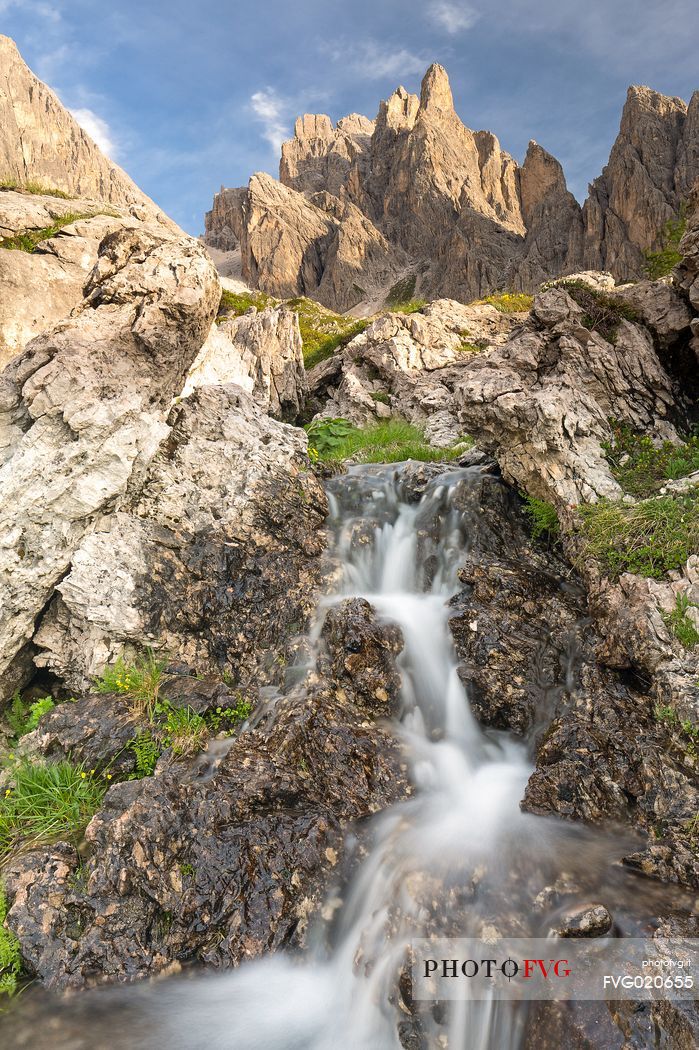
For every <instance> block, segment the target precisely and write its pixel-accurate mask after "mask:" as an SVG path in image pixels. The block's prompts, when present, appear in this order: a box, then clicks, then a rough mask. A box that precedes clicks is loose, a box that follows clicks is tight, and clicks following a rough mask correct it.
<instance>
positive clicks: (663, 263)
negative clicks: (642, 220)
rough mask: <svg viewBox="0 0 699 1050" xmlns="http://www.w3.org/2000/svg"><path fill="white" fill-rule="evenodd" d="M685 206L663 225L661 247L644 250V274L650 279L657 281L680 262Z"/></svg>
mask: <svg viewBox="0 0 699 1050" xmlns="http://www.w3.org/2000/svg"><path fill="white" fill-rule="evenodd" d="M685 210H686V208H685V206H684V205H683V207H682V208H681V209H680V214H679V215H678V217H677V218H676V219H670V220H669V221H668V222H666V223H665V225H664V226H663V231H662V234H661V236H660V240H661V242H662V248H660V250H659V251H657V252H650V251H648V252H644V255H645V258H646V266H645V270H646V274H647V276H648V277H649V278H650V280H651V281H657V280H658V279H659V278H661V277H667V276H668V274H671V273H672V271H673V270H674V269H675V267H676V266H678V265H679V263H681V262H682V252H681V251H680V241H681V240H682V238H683V237H684V233H685V230H686V229H687V217H686V215H685Z"/></svg>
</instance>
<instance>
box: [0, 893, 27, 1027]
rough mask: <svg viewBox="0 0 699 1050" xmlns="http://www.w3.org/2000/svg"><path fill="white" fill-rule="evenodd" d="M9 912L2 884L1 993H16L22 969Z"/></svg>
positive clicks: (17, 943) (0, 936)
mask: <svg viewBox="0 0 699 1050" xmlns="http://www.w3.org/2000/svg"><path fill="white" fill-rule="evenodd" d="M7 912H8V908H7V897H6V896H5V891H4V889H3V888H2V887H1V886H0V995H14V994H15V992H16V991H17V982H18V981H19V975H20V972H21V970H22V959H21V956H20V952H19V941H18V940H17V938H16V937H15V935H14V933H12V931H11V930H8V929H7V927H6V926H5V919H6V918H7ZM0 1012H1V1011H0Z"/></svg>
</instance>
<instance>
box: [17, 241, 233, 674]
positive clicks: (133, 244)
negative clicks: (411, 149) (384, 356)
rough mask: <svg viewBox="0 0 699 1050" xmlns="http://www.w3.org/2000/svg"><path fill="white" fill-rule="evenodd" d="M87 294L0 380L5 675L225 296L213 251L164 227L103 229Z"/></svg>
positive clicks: (139, 464)
mask: <svg viewBox="0 0 699 1050" xmlns="http://www.w3.org/2000/svg"><path fill="white" fill-rule="evenodd" d="M85 290H86V298H85V300H84V301H83V302H82V304H81V306H80V307H79V308H78V310H77V311H76V314H75V316H73V317H72V318H70V319H68V320H67V321H65V322H63V323H61V324H59V325H58V326H57V327H56V328H54V329H53V331H51V332H49V333H47V334H45V335H43V336H39V337H38V338H37V339H35V340H34V341H33V342H32V343H31V344H30V346H29V347H28V349H27V350H26V351H25V353H24V354H22V355H21V356H20V357H18V358H15V359H14V360H13V361H12V362H11V363H10V365H9V366H8V367H7V368H6V369H5V371H4V372H3V374H2V376H1V377H0V462H2V464H3V465H2V468H1V470H0V492H2V507H3V510H2V511H1V512H0V518H2V525H1V527H2V532H3V535H4V536H6V537H8V542H7V543H6V544H5V545H4V546H3V548H2V550H3V556H2V558H1V559H0V591H1V593H2V601H1V602H0V608H1V609H2V613H1V614H0V624H1V629H0V635H1V637H2V645H1V647H0V668H2V672H3V673H7V671H8V668H10V667H11V665H12V664H13V661H14V660H15V659H16V658H17V656H18V654H20V653H21V652H22V650H23V647H24V646H26V644H27V643H28V642H29V640H30V638H31V636H32V634H33V633H34V625H35V620H36V618H37V616H38V615H39V614H40V613H41V612H42V610H43V609H44V608H45V606H46V604H47V602H48V600H49V598H50V597H51V595H52V593H53V591H54V588H55V587H56V585H57V584H58V583H59V581H60V580H61V579H62V578H63V577H64V576H65V575H66V572H67V570H68V568H69V566H70V564H71V560H72V558H73V556H74V554H75V552H76V550H77V549H78V547H79V546H80V543H81V541H82V540H83V538H84V537H85V536H86V535H87V534H89V533H90V532H91V531H92V529H93V528H94V527H95V525H96V523H97V522H98V521H99V519H100V516H101V515H102V514H103V513H104V512H105V511H107V510H109V509H111V508H112V507H113V505H114V503H115V501H116V500H118V499H119V498H121V497H123V496H124V495H125V493H126V491H127V488H128V487H129V485H130V484H132V483H133V482H134V480H135V479H136V478H138V477H139V476H140V475H142V473H143V472H144V471H145V469H146V468H147V466H148V463H149V462H150V460H151V459H152V457H153V455H154V454H155V452H156V450H157V448H158V445H159V444H160V442H161V441H162V440H163V439H164V438H165V437H166V435H167V433H168V427H167V425H166V423H165V417H166V415H167V412H168V410H169V403H170V400H171V398H172V397H173V396H174V395H175V394H176V393H178V392H179V390H180V389H181V386H182V383H183V381H184V375H185V373H186V371H187V369H188V368H189V366H190V365H191V363H192V361H193V360H194V358H195V357H196V354H197V352H198V350H199V348H200V347H201V345H202V343H203V341H204V338H205V335H206V333H207V332H208V330H209V328H210V326H211V321H212V318H213V315H214V313H215V310H216V307H217V305H218V297H219V294H220V293H219V283H218V280H217V277H216V273H215V271H214V269H213V266H212V264H211V263H210V262H209V260H208V258H207V257H206V253H205V251H204V250H203V249H202V248H201V247H200V246H199V245H198V244H197V243H196V242H194V241H192V240H191V239H189V238H184V239H177V238H174V237H172V236H169V235H167V234H165V233H161V232H160V230H159V229H158V228H156V227H153V228H146V227H143V228H142V229H140V230H138V231H135V230H131V229H125V230H118V231H116V232H115V233H112V234H109V235H108V236H107V237H105V238H104V240H103V241H102V243H101V245H100V249H99V258H98V261H97V264H96V266H95V267H94V269H93V271H92V273H91V275H90V277H89V280H88V282H87V284H86V289H85ZM11 677H12V676H11V675H10V680H11Z"/></svg>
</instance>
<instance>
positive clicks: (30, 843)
mask: <svg viewBox="0 0 699 1050" xmlns="http://www.w3.org/2000/svg"><path fill="white" fill-rule="evenodd" d="M93 774H94V770H89V771H88V770H85V769H83V767H82V766H74V765H72V764H71V763H70V762H55V763H49V762H46V763H37V764H34V763H31V762H28V761H21V762H18V763H17V764H16V765H14V766H12V767H11V770H10V781H9V787H7V788H5V790H4V792H3V793H2V794H1V795H0V864H1V863H2V862H3V861H4V860H6V859H7V857H8V856H9V855H10V854H11V853H13V852H14V851H15V850H17V849H19V848H25V847H34V846H38V845H43V844H44V843H48V842H55V841H57V840H58V839H66V840H67V841H69V842H72V843H73V844H74V845H76V846H77V845H79V843H80V840H81V838H82V834H83V832H84V830H85V828H86V827H87V825H88V824H89V822H90V820H91V819H92V817H93V816H94V814H95V813H96V812H97V810H98V809H99V807H100V805H101V803H102V799H103V798H104V793H105V790H106V785H105V784H104V783H102V782H100V781H98V780H96V779H95V778H94V776H93Z"/></svg>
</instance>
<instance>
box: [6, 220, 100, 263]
mask: <svg viewBox="0 0 699 1050" xmlns="http://www.w3.org/2000/svg"><path fill="white" fill-rule="evenodd" d="M92 218H94V215H88V214H79V213H77V212H76V213H72V212H70V213H69V214H67V215H62V216H61V218H60V219H56V221H55V222H54V224H53V225H52V226H45V227H44V228H43V229H41V230H25V232H24V233H18V234H16V235H15V236H14V237H5V238H3V239H2V240H0V248H6V249H7V250H8V251H20V252H30V253H31V252H33V251H34V249H35V248H36V247H37V245H38V244H41V242H42V241H47V240H48V239H49V238H50V237H55V236H56V234H57V233H60V231H61V230H62V229H64V228H65V227H66V226H70V224H71V223H73V222H78V221H79V220H80V219H92Z"/></svg>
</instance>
